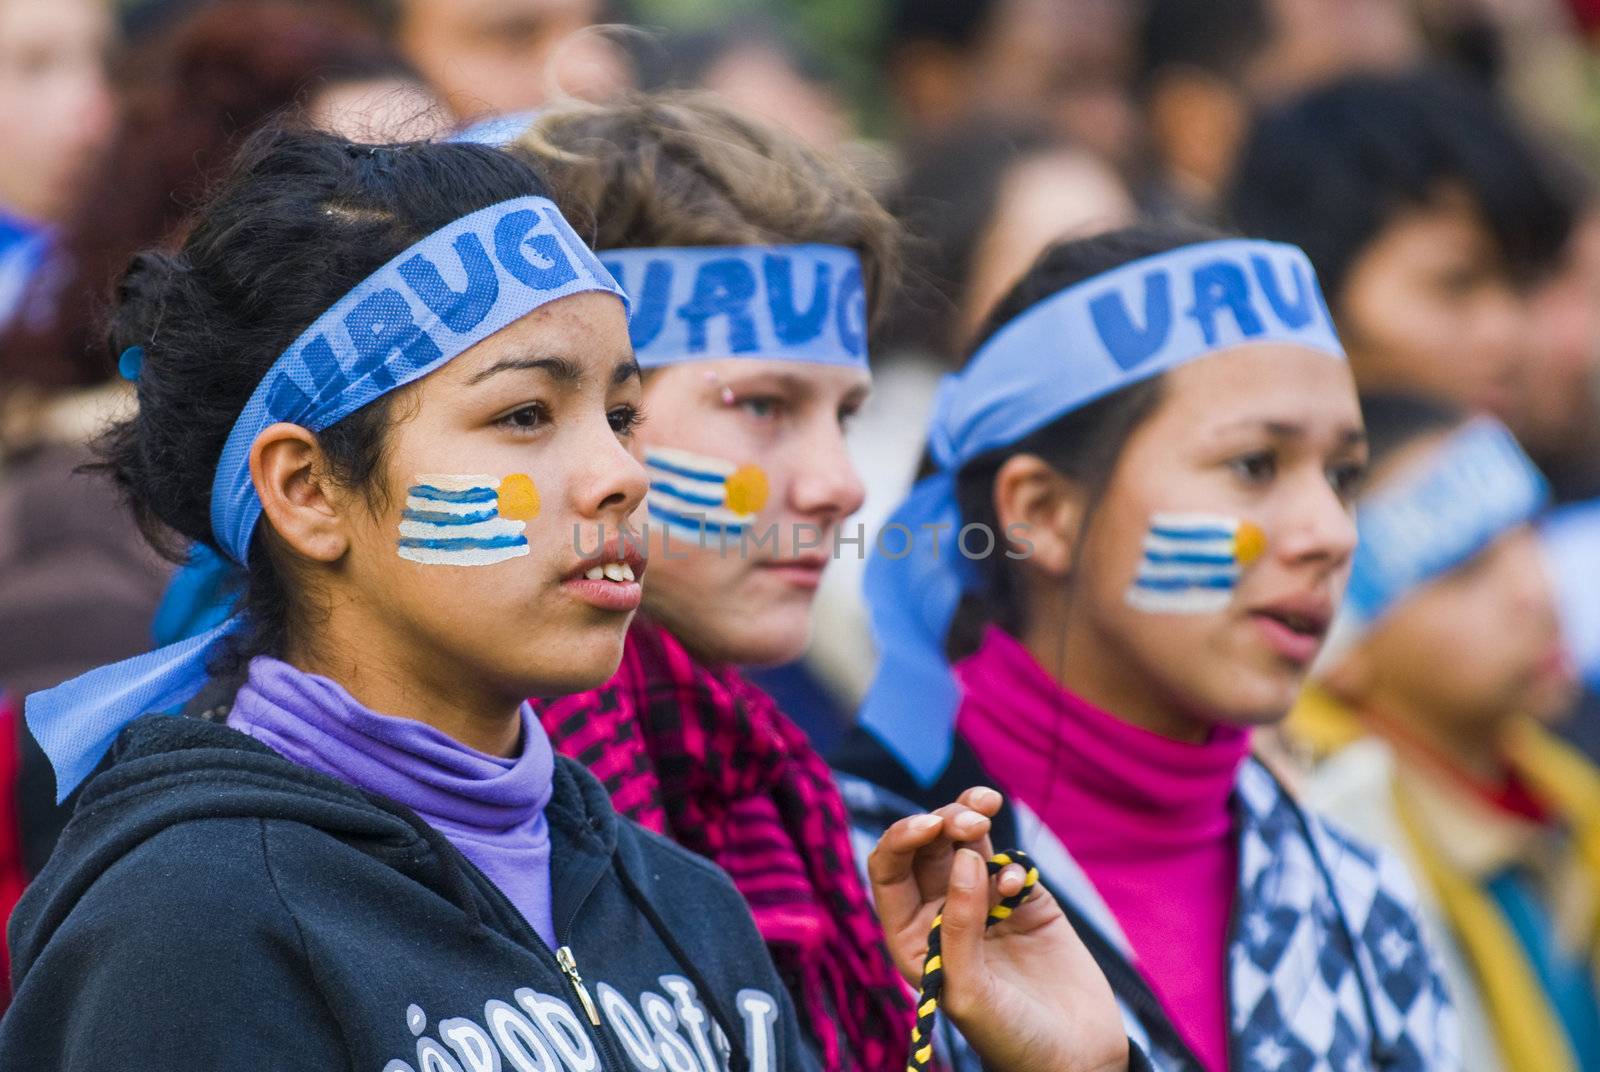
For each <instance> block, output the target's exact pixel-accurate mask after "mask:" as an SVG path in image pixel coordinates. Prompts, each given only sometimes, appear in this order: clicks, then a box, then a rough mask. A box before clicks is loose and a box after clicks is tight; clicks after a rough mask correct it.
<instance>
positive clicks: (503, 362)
mask: <svg viewBox="0 0 1600 1072" xmlns="http://www.w3.org/2000/svg"><path fill="white" fill-rule="evenodd" d="M522 371H533V372H543V373H545V374H546V375H547V376H549V377H550V378H551V379H552V380H555V381H556V382H557V383H561V384H574V383H581V382H583V369H582V368H581V367H579V366H578V364H577V363H576V362H574V361H569V360H567V359H566V358H564V357H505V358H501V359H500V360H499V361H496V362H495V363H494V364H492V365H490V366H489V367H488V368H486V369H482V370H480V371H478V372H477V373H476V374H474V375H473V377H472V378H471V379H469V380H468V381H467V386H468V387H472V386H475V385H477V384H480V383H482V382H483V381H484V380H487V379H488V378H489V377H491V376H495V375H498V374H499V373H502V372H522Z"/></svg>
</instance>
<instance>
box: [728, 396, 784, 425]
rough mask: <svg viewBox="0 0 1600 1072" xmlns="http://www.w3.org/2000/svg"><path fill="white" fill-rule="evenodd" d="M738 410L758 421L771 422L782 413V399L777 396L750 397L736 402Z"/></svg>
mask: <svg viewBox="0 0 1600 1072" xmlns="http://www.w3.org/2000/svg"><path fill="white" fill-rule="evenodd" d="M737 405H738V406H739V408H740V409H742V410H744V411H745V412H746V413H748V414H750V416H752V417H755V418H758V419H760V420H764V421H765V420H771V419H772V418H774V417H777V416H779V415H780V414H781V413H782V412H783V399H781V398H779V397H778V396H777V395H750V396H748V397H746V398H741V399H739V401H738V402H737Z"/></svg>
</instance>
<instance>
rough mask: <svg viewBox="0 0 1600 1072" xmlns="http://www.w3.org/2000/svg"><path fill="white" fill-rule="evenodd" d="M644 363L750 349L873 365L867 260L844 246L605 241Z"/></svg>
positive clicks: (753, 353) (604, 255)
mask: <svg viewBox="0 0 1600 1072" xmlns="http://www.w3.org/2000/svg"><path fill="white" fill-rule="evenodd" d="M600 259H601V260H602V261H603V262H604V263H605V266H606V268H607V269H608V270H609V271H610V272H611V274H612V275H613V276H614V277H615V278H616V280H617V283H618V285H620V286H621V287H622V288H623V289H624V290H625V291H627V293H628V297H629V298H630V299H631V302H632V310H631V314H630V316H629V320H628V332H629V335H630V336H631V337H632V340H633V351H634V354H635V356H636V357H637V358H638V360H639V364H640V366H641V367H643V368H659V367H661V366H662V365H670V364H675V363H677V362H679V361H700V360H706V359H711V358H725V357H754V358H762V359H764V360H772V361H807V362H812V363H817V364H824V365H848V366H852V367H856V368H866V367H867V297H866V291H865V289H864V288H863V283H862V277H861V258H860V256H859V255H858V254H857V253H856V252H855V251H854V250H851V249H845V248H844V247H842V246H824V245H797V246H680V247H662V248H655V249H607V250H603V251H601V253H600Z"/></svg>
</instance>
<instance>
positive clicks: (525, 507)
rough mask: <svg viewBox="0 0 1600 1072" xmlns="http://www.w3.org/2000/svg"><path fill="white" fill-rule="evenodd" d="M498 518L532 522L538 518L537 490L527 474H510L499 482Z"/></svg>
mask: <svg viewBox="0 0 1600 1072" xmlns="http://www.w3.org/2000/svg"><path fill="white" fill-rule="evenodd" d="M498 498H499V503H500V516H501V517H505V518H510V519H511V520H513V521H532V520H533V519H534V518H536V517H538V516H539V489H538V487H537V486H536V485H535V484H534V482H533V478H532V477H530V476H529V475H528V474H527V473H512V474H511V475H510V476H508V477H506V478H505V479H504V480H502V481H500V488H499V493H498Z"/></svg>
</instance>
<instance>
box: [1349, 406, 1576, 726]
mask: <svg viewBox="0 0 1600 1072" xmlns="http://www.w3.org/2000/svg"><path fill="white" fill-rule="evenodd" d="M1444 438H1445V437H1444V436H1432V437H1428V438H1426V439H1423V440H1419V441H1418V442H1417V443H1415V444H1412V445H1411V446H1410V447H1408V448H1406V449H1404V450H1401V451H1397V452H1396V453H1395V455H1394V457H1393V458H1390V459H1387V460H1386V462H1385V464H1384V466H1383V467H1382V468H1381V469H1379V470H1378V471H1377V472H1376V473H1375V474H1374V477H1375V479H1374V482H1373V485H1372V488H1373V490H1374V491H1379V490H1381V489H1382V488H1383V487H1384V485H1385V484H1386V483H1387V482H1389V480H1390V479H1392V477H1393V475H1394V474H1399V473H1403V472H1404V471H1406V470H1408V469H1414V468H1415V467H1417V466H1419V465H1426V464H1427V460H1428V458H1429V456H1430V455H1432V454H1433V453H1434V452H1435V451H1437V450H1438V449H1439V447H1440V444H1441V442H1442V441H1443V439H1444ZM1329 684H1330V686H1331V687H1333V689H1334V690H1335V691H1336V692H1338V693H1340V694H1341V695H1344V696H1346V697H1347V698H1349V699H1351V700H1353V701H1354V702H1355V703H1356V704H1357V705H1358V706H1364V707H1370V708H1371V709H1372V710H1373V711H1374V712H1376V713H1379V714H1382V715H1386V716H1388V717H1390V718H1393V719H1396V720H1398V721H1399V722H1400V724H1401V725H1402V726H1410V727H1412V728H1413V729H1416V730H1420V731H1421V732H1423V733H1424V734H1425V735H1426V736H1428V737H1430V738H1434V739H1438V740H1442V741H1446V742H1448V741H1451V740H1452V739H1467V740H1471V739H1473V738H1479V739H1481V738H1484V737H1485V736H1486V735H1492V734H1493V733H1494V732H1496V731H1497V730H1498V729H1499V728H1500V727H1501V726H1503V725H1504V724H1505V723H1506V721H1507V720H1508V719H1509V718H1512V717H1514V716H1519V715H1532V716H1534V717H1540V718H1549V717H1552V716H1554V715H1557V714H1560V713H1563V712H1564V711H1565V710H1566V708H1567V707H1568V705H1569V704H1570V703H1571V701H1572V699H1573V696H1574V691H1573V690H1574V688H1575V685H1574V682H1573V676H1572V670H1571V668H1570V664H1569V661H1568V659H1567V657H1566V655H1565V652H1564V649H1563V646H1562V640H1561V633H1560V625H1559V622H1558V619H1557V616H1556V605H1555V595H1554V593H1553V591H1552V590H1551V586H1550V576H1549V572H1548V570H1547V567H1546V565H1545V560H1544V556H1543V553H1542V552H1541V551H1540V549H1539V544H1538V539H1537V537H1536V536H1535V535H1534V533H1533V530H1532V528H1531V527H1529V526H1527V525H1523V526H1520V527H1518V528H1515V529H1512V530H1510V531H1508V532H1506V533H1505V534H1504V535H1502V536H1501V537H1500V538H1499V539H1497V540H1496V541H1494V542H1493V543H1491V544H1490V545H1489V546H1488V547H1487V548H1486V549H1484V550H1483V551H1482V552H1480V553H1479V554H1477V555H1476V556H1474V557H1473V558H1471V559H1468V560H1467V561H1466V562H1464V563H1462V564H1461V565H1459V566H1457V567H1456V568H1455V569H1453V570H1451V571H1449V572H1448V573H1445V574H1443V575H1441V576H1439V577H1437V578H1435V579H1433V580H1432V581H1430V582H1428V583H1426V584H1423V585H1421V586H1420V587H1418V588H1417V589H1416V590H1415V591H1413V592H1411V593H1409V594H1407V595H1406V596H1405V597H1403V598H1402V599H1401V601H1400V602H1399V603H1397V604H1396V605H1395V606H1394V607H1393V608H1391V609H1390V610H1389V611H1388V612H1386V613H1385V614H1384V615H1383V616H1382V617H1380V618H1379V619H1378V621H1377V622H1375V623H1374V624H1373V625H1372V626H1371V627H1370V628H1369V629H1368V630H1367V632H1366V634H1365V635H1364V636H1363V637H1362V638H1361V640H1360V641H1359V643H1358V644H1357V645H1356V646H1355V647H1354V648H1353V649H1352V650H1351V651H1350V652H1349V653H1347V654H1346V655H1344V656H1343V657H1342V658H1341V659H1340V661H1339V663H1338V665H1336V666H1335V667H1333V668H1332V669H1331V670H1330V671H1329Z"/></svg>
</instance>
